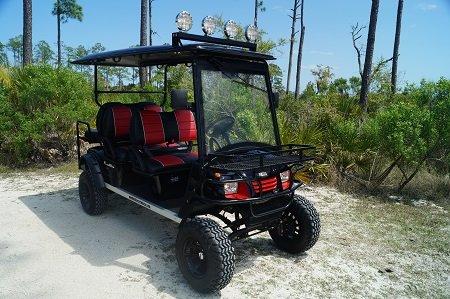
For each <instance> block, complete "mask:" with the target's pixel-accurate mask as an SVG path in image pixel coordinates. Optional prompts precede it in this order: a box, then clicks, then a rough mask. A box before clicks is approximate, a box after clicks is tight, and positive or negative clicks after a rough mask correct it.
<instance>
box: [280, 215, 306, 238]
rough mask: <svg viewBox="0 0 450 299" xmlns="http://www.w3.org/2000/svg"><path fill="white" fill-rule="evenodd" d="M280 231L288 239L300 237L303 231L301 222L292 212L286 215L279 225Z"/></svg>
mask: <svg viewBox="0 0 450 299" xmlns="http://www.w3.org/2000/svg"><path fill="white" fill-rule="evenodd" d="M278 233H279V234H280V235H281V236H283V237H286V238H288V239H294V238H298V237H299V236H300V233H301V229H300V222H299V221H298V219H297V218H296V217H295V215H294V214H293V213H291V212H288V213H287V214H285V215H284V217H283V219H282V222H281V224H280V225H279V227H278Z"/></svg>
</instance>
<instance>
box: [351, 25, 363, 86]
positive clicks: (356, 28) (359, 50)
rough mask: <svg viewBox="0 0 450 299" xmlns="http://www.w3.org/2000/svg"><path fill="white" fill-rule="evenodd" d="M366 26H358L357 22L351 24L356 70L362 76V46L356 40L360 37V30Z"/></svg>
mask: <svg viewBox="0 0 450 299" xmlns="http://www.w3.org/2000/svg"><path fill="white" fill-rule="evenodd" d="M365 28H366V26H359V24H358V23H356V25H353V26H352V31H351V34H352V42H353V48H355V51H356V58H357V60H358V70H359V75H360V76H361V78H362V76H363V66H362V46H361V45H359V46H358V45H357V44H356V42H357V41H358V40H359V39H360V38H361V36H362V34H361V31H362V30H363V29H365Z"/></svg>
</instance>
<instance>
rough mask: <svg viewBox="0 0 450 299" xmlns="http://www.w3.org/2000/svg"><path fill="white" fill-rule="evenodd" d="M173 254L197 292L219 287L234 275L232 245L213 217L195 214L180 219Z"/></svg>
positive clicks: (208, 291) (210, 290)
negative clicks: (180, 222) (190, 217)
mask: <svg viewBox="0 0 450 299" xmlns="http://www.w3.org/2000/svg"><path fill="white" fill-rule="evenodd" d="M176 256H177V261H178V266H179V267H180V270H181V273H182V274H183V276H184V277H185V278H186V280H187V281H188V282H189V284H190V285H191V286H192V288H193V289H195V290H196V291H198V292H201V293H210V292H215V291H218V290H220V289H222V288H224V287H225V286H226V285H227V284H228V283H229V282H230V280H231V278H232V277H233V273H234V249H233V246H232V245H231V241H230V239H229V238H228V235H227V234H226V233H225V231H224V230H223V229H222V228H221V227H220V226H219V224H217V222H215V221H213V220H212V219H207V218H198V217H195V218H192V219H188V220H186V221H185V222H182V224H181V225H180V230H179V232H178V236H177V242H176Z"/></svg>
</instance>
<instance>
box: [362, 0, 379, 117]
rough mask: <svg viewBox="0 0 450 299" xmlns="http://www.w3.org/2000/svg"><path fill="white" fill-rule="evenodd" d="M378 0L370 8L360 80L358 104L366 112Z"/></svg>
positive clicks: (373, 1)
mask: <svg viewBox="0 0 450 299" xmlns="http://www.w3.org/2000/svg"><path fill="white" fill-rule="evenodd" d="M379 6H380V0H372V8H371V9H370V23H369V32H368V35H367V46H366V57H365V60H364V70H363V76H362V82H361V94H360V97H359V105H360V106H361V108H362V109H363V111H364V112H367V97H368V94H369V87H370V79H371V78H370V74H371V72H372V60H373V51H374V48H375V34H376V31H377V18H378V7H379Z"/></svg>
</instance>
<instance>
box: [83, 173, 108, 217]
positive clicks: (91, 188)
mask: <svg viewBox="0 0 450 299" xmlns="http://www.w3.org/2000/svg"><path fill="white" fill-rule="evenodd" d="M78 192H79V195H80V201H81V206H82V207H83V210H84V211H85V212H86V213H87V214H89V215H100V214H101V213H103V211H104V210H105V209H106V200H107V197H108V193H107V191H106V189H103V188H98V187H97V186H96V185H95V182H94V178H93V177H92V174H91V173H90V171H89V170H85V171H83V172H82V173H81V174H80V179H79V182H78Z"/></svg>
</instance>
